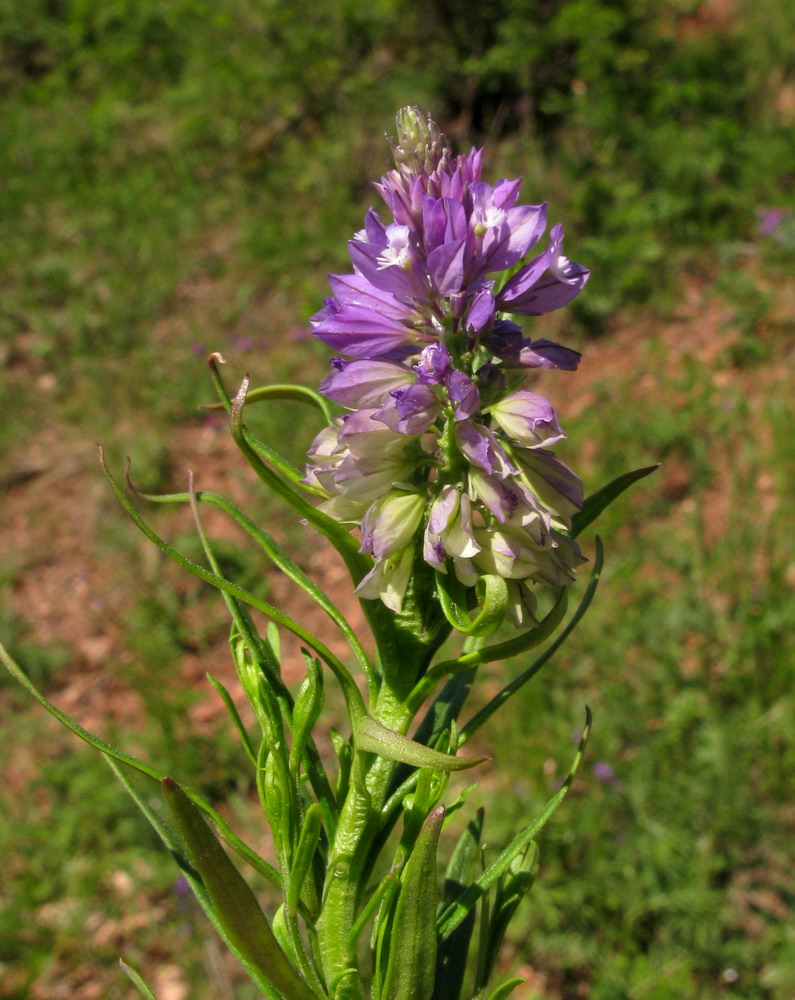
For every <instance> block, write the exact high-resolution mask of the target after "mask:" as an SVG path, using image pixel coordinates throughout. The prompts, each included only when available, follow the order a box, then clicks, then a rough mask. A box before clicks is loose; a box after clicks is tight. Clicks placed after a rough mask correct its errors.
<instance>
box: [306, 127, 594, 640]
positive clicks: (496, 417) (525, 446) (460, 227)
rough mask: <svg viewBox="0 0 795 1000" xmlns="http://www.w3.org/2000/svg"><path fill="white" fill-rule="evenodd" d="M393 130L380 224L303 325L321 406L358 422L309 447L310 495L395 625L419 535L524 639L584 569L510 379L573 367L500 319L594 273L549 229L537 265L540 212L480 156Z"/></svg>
mask: <svg viewBox="0 0 795 1000" xmlns="http://www.w3.org/2000/svg"><path fill="white" fill-rule="evenodd" d="M398 124H399V133H400V134H399V141H398V143H397V144H396V146H395V147H394V153H395V169H394V170H391V171H390V172H389V173H387V174H386V175H385V176H384V177H382V179H381V182H380V183H379V184H376V189H377V190H378V192H379V193H380V194H381V196H382V197H383V199H384V202H385V203H386V206H387V209H388V210H389V212H390V213H391V218H384V219H383V220H382V218H381V217H380V216H379V215H378V213H377V212H376V211H375V210H374V209H370V210H369V211H368V212H367V215H366V217H365V221H364V228H363V229H362V230H361V231H360V232H358V233H356V234H355V236H354V237H353V239H352V240H351V241H350V243H349V249H350V258H351V263H352V265H353V272H352V273H350V274H337V275H331V276H330V278H329V282H330V285H331V291H332V296H331V297H330V298H329V299H327V300H326V302H325V304H324V307H323V309H321V310H320V311H319V312H318V313H316V314H315V316H313V317H312V325H313V328H314V334H315V335H316V336H317V337H318V339H320V340H322V341H323V342H324V343H325V344H327V345H328V346H329V347H331V348H332V349H333V350H335V351H337V352H338V353H339V355H342V357H336V358H335V359H334V360H333V361H332V371H331V372H330V373H329V375H328V376H327V377H326V378H325V379H324V380H323V382H322V383H321V386H320V391H321V392H322V393H323V394H324V395H326V396H327V397H328V398H329V399H331V400H333V401H334V402H335V403H338V404H339V405H341V406H343V407H346V408H347V409H348V410H350V411H352V412H350V413H348V414H347V415H345V416H344V417H343V418H341V419H338V420H336V421H335V422H334V423H333V424H332V425H331V426H330V427H329V428H326V430H325V431H323V432H321V434H320V435H318V437H317V439H316V441H315V443H314V445H313V447H312V449H311V451H310V455H309V466H308V470H307V480H306V481H307V483H308V484H309V485H310V486H311V487H312V488H313V489H314V490H315V492H317V493H320V494H321V497H322V503H321V506H322V508H323V509H324V511H326V512H327V513H329V514H330V516H332V517H335V518H336V519H337V520H339V521H340V522H342V523H345V524H348V525H352V526H354V527H358V528H359V530H360V531H361V548H362V551H363V552H365V553H369V554H370V555H372V556H373V558H374V565H373V569H372V570H371V572H369V573H367V574H366V576H365V577H364V578H363V579H362V581H361V583H360V585H359V587H358V588H357V593H358V594H359V596H361V597H366V598H380V599H381V600H382V601H384V602H385V603H386V604H388V606H389V607H391V608H394V609H395V610H399V609H400V607H401V604H402V600H403V595H404V594H405V591H406V588H407V586H408V584H409V581H410V579H411V574H412V572H413V570H412V567H413V566H414V559H415V554H416V555H417V557H419V552H420V550H419V549H418V548H417V545H418V542H419V536H420V534H422V543H421V546H422V547H421V553H422V558H423V559H424V561H425V562H426V563H427V564H428V565H429V566H431V567H432V568H433V569H434V570H436V571H437V572H439V573H442V574H444V573H448V572H449V571H450V567H451V566H452V571H453V572H454V574H455V576H456V577H457V578H458V580H459V581H460V583H462V584H463V585H464V586H466V587H472V586H474V585H475V584H476V583H477V581H478V578H479V576H480V575H482V574H484V573H491V574H494V573H496V574H497V575H499V576H502V577H503V578H504V579H505V580H507V581H509V583H510V586H509V591H508V600H509V612H508V613H509V615H510V617H511V618H512V620H513V621H514V622H515V623H516V624H517V625H524V624H526V623H527V622H532V620H533V615H534V609H535V594H534V591H533V589H534V588H535V587H536V586H537V585H539V584H542V585H547V586H550V587H552V588H555V589H559V588H560V587H562V586H565V585H566V584H567V583H568V582H569V581H570V580H571V578H572V576H573V571H574V569H575V567H576V566H577V565H578V563H579V562H581V561H582V557H581V556H580V553H579V549H578V548H577V546H576V544H575V543H574V541H573V540H572V539H571V538H570V537H569V535H568V529H569V528H570V525H571V518H572V516H573V514H574V513H575V512H576V511H577V510H578V509H579V508H580V506H581V505H582V484H581V483H580V480H579V479H578V477H577V476H576V475H575V473H573V472H572V471H571V470H570V469H569V468H568V467H567V466H566V465H564V464H563V463H562V462H560V461H559V460H558V459H557V458H556V457H555V455H554V454H553V453H552V452H551V451H549V448H550V447H551V446H553V445H555V444H557V443H558V442H560V441H561V440H563V439H564V438H565V436H566V435H565V434H564V432H563V430H562V429H561V427H560V425H559V423H558V420H557V416H556V414H555V411H554V409H553V407H552V405H551V404H550V403H549V401H548V400H547V399H546V398H544V397H543V396H541V395H539V394H537V393H535V392H530V391H528V390H525V389H521V388H517V374H516V373H517V372H521V371H522V370H523V369H531V368H532V369H538V370H549V371H555V370H557V371H559V372H566V371H574V370H575V369H576V368H577V365H578V363H579V360H580V355H579V353H578V352H577V351H574V350H572V349H571V348H568V347H564V346H563V345H561V344H557V343H555V342H553V341H550V340H547V339H546V338H543V337H542V338H535V339H534V338H532V337H530V336H528V335H526V334H525V333H524V332H523V330H522V328H521V327H520V326H519V325H518V324H517V323H516V322H514V320H513V319H512V318H511V317H512V316H535V315H539V314H541V313H545V312H550V311H552V310H554V309H558V308H560V307H561V306H564V305H566V304H567V303H568V302H570V301H571V300H572V299H573V298H574V297H575V296H576V295H577V294H578V293H579V292H580V291H581V289H582V288H583V286H584V285H585V282H586V281H587V279H588V271H587V269H586V268H584V267H582V266H581V265H579V264H576V263H574V262H572V261H571V260H569V259H568V258H567V257H566V256H565V255H564V253H563V230H562V227H561V226H560V225H559V224H557V225H554V226H553V227H552V229H551V230H550V234H549V241H548V243H547V245H546V247H543V244H542V248H540V249H538V245H539V243H541V241H542V238H543V234H544V230H545V228H546V217H547V206H546V205H545V204H543V203H539V204H532V205H522V204H520V203H519V195H520V188H521V180H519V179H513V180H505V179H504V180H500V181H498V182H497V183H496V184H494V185H491V184H489V183H487V182H486V181H484V180H483V179H482V176H481V175H482V151H480V150H474V149H473V150H471V151H470V153H469V154H467V155H465V156H454V155H453V153H451V151H450V150H449V148H448V147H447V144H446V141H445V140H444V137H443V136H442V135H441V133H440V132H439V130H438V129H437V128H436V126H435V125H433V123H432V122H430V120H426V119H423V118H422V117H421V116H420V115H419V113H418V112H416V111H415V110H414V109H406V110H404V111H403V112H401V114H400V115H399V116H398ZM528 258H529V259H528ZM517 268H518V269H517ZM509 269H511V270H515V273H514V274H513V275H512V276H511V277H509V278H508V279H507V280H506V279H505V277H504V272H506V271H508V270H509ZM508 373H510V374H508ZM507 387H508V388H507Z"/></svg>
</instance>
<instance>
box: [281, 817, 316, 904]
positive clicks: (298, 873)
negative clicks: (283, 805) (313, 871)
mask: <svg viewBox="0 0 795 1000" xmlns="http://www.w3.org/2000/svg"><path fill="white" fill-rule="evenodd" d="M320 830H321V812H320V806H319V805H318V804H317V802H313V803H312V805H311V806H310V807H309V808H308V809H307V811H306V815H305V816H304V822H303V824H302V826H301V833H300V834H299V837H298V844H297V845H296V848H295V850H294V851H293V861H292V866H291V868H290V877H289V879H288V880H287V898H286V900H285V902H286V904H287V913H288V915H290V916H292V915H294V914H295V913H297V912H298V903H299V900H300V898H301V889H302V888H303V885H304V882H305V881H306V877H307V875H308V874H309V869H310V868H311V867H312V859H313V858H314V856H315V851H316V850H317V845H318V842H319V840H320Z"/></svg>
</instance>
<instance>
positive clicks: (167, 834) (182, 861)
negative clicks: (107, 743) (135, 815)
mask: <svg viewBox="0 0 795 1000" xmlns="http://www.w3.org/2000/svg"><path fill="white" fill-rule="evenodd" d="M105 760H106V762H107V764H108V766H109V767H110V769H111V771H113V773H114V774H115V775H116V777H117V778H118V779H119V781H120V782H121V783H122V785H123V786H124V788H125V789H126V791H127V793H128V794H129V795H130V797H131V798H132V799H133V801H134V802H135V804H136V805H137V806H138V808H139V809H140V810H141V812H142V813H143V814H144V816H145V817H146V819H147V820H148V821H149V823H150V824H151V825H152V828H153V829H154V830H155V832H156V833H157V835H158V836H159V837H160V839H161V840H162V841H163V844H164V845H165V846H166V847H167V848H168V850H169V851H170V852H171V854H172V856H173V857H174V859H175V860H176V862H177V863H178V864H179V866H180V868H181V869H182V873H183V875H184V876H185V880H186V881H187V882H188V884H189V885H190V887H191V889H193V894H194V895H195V897H196V899H197V901H198V903H199V905H200V906H201V908H202V909H203V910H204V912H205V913H206V914H207V917H208V919H209V920H210V922H211V923H212V925H213V927H215V929H216V930H217V931H218V933H219V934H220V935H221V937H222V938H223V939H224V940H225V941H226V943H227V945H228V946H229V948H230V950H231V952H232V953H233V954H234V955H235V957H236V958H237V959H238V960H239V961H240V963H241V965H242V966H243V967H244V968H245V970H246V971H247V972H248V974H249V976H251V979H252V980H253V982H255V983H256V984H257V986H258V987H259V988H260V990H261V991H262V994H263V996H265V997H266V998H267V1000H282V997H281V996H280V994H278V993H277V992H276V990H275V989H274V988H273V987H272V986H271V985H270V983H269V982H268V981H267V980H266V979H264V978H263V977H262V976H261V975H260V973H259V972H258V970H257V969H256V968H254V967H253V966H252V965H250V964H249V962H248V961H247V960H246V959H245V958H244V957H243V955H241V954H240V952H239V951H238V950H237V949H236V948H235V946H234V944H233V943H232V942H231V941H230V940H229V939H228V938H227V937H226V935H225V933H224V929H223V927H222V926H221V925H220V924H219V922H218V918H217V917H216V915H215V911H214V910H213V907H212V904H211V903H210V897H209V896H208V895H207V890H206V889H205V887H204V883H203V882H202V880H201V879H200V878H199V876H198V873H197V872H196V870H195V869H194V867H193V865H192V864H191V863H190V861H189V860H188V858H186V857H185V853H184V850H183V847H182V844H181V843H180V840H179V838H178V837H177V835H176V833H175V832H174V831H173V830H172V829H171V827H170V826H168V824H167V823H165V822H164V821H163V819H162V818H161V817H160V816H159V815H158V814H157V813H156V812H155V811H154V810H153V809H152V807H151V806H150V805H149V802H148V801H147V800H146V799H145V798H144V796H142V795H140V794H139V793H138V791H137V789H136V788H134V787H133V785H132V784H131V783H130V781H129V779H128V777H127V775H126V774H125V773H124V768H121V767H119V765H118V764H117V763H116V762H115V761H114V760H112V759H111V758H110V757H106V758H105Z"/></svg>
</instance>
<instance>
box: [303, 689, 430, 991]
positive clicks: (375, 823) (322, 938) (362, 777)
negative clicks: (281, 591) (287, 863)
mask: <svg viewBox="0 0 795 1000" xmlns="http://www.w3.org/2000/svg"><path fill="white" fill-rule="evenodd" d="M372 714H373V716H374V717H375V718H377V719H378V721H379V722H381V723H383V725H385V726H388V727H389V728H390V729H393V730H395V731H396V732H400V733H401V734H405V732H406V731H407V729H408V727H409V724H410V722H411V714H410V713H408V712H407V711H406V709H405V707H404V705H403V703H402V700H401V698H400V696H399V695H398V694H397V693H396V692H395V691H394V690H392V689H391V688H390V687H389V686H388V685H387V684H383V685H382V687H381V691H380V693H379V696H378V700H377V702H376V705H375V707H374V709H373V712H372ZM396 767H397V764H396V763H395V762H394V761H391V760H387V759H386V758H385V757H378V756H374V755H372V754H367V753H362V752H361V751H359V752H357V759H356V761H355V763H354V779H353V780H352V781H351V787H350V791H349V792H348V796H347V798H346V800H345V802H344V804H343V807H342V811H341V813H340V817H339V821H338V823H337V829H336V832H335V836H334V845H333V848H332V850H331V855H330V857H329V863H328V869H327V875H326V885H325V889H324V893H323V905H322V911H321V916H320V919H319V920H318V924H317V932H318V941H319V944H320V954H321V956H322V962H323V972H324V975H325V978H326V983H327V984H328V985H329V989H330V992H331V995H332V997H335V996H336V1000H343V998H344V1000H363V998H364V989H363V986H362V979H361V976H360V974H359V972H358V969H356V955H355V952H354V953H352V952H351V948H350V946H349V941H350V940H351V930H352V928H353V927H354V925H355V923H356V919H357V917H358V913H359V908H360V905H361V900H362V896H363V894H364V891H365V889H366V888H367V886H366V884H365V883H366V880H367V878H368V876H369V874H370V868H369V864H368V859H369V854H370V848H371V846H372V843H373V840H374V839H375V837H376V836H377V835H378V833H379V830H380V827H381V822H382V819H381V810H382V808H383V805H384V802H385V801H386V798H387V794H388V790H389V787H390V784H391V781H392V776H393V774H394V771H395V768H396ZM351 969H354V970H355V974H349V975H345V973H346V970H351ZM334 983H337V984H338V987H337V989H336V990H335V989H334V987H333V985H332V984H334Z"/></svg>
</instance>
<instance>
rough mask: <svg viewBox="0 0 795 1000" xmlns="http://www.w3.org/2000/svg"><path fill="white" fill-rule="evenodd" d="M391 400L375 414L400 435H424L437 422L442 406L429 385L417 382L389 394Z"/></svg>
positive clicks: (374, 416)
mask: <svg viewBox="0 0 795 1000" xmlns="http://www.w3.org/2000/svg"><path fill="white" fill-rule="evenodd" d="M389 396H390V398H389V399H388V400H387V402H386V403H384V405H383V406H382V407H381V408H380V409H379V410H377V411H376V412H375V413H374V414H373V420H380V421H382V422H383V423H385V424H386V425H387V427H391V428H392V430H393V431H398V432H399V433H400V434H422V433H423V431H427V430H428V428H429V427H430V426H431V424H432V423H433V422H434V420H436V417H437V416H438V414H439V410H440V409H441V405H440V403H439V399H438V397H437V395H436V393H435V392H434V391H433V389H432V388H431V387H430V386H429V385H423V384H422V383H421V382H417V383H416V384H415V385H405V386H401V387H400V388H399V389H393V390H392V391H391V392H390V393H389Z"/></svg>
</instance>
